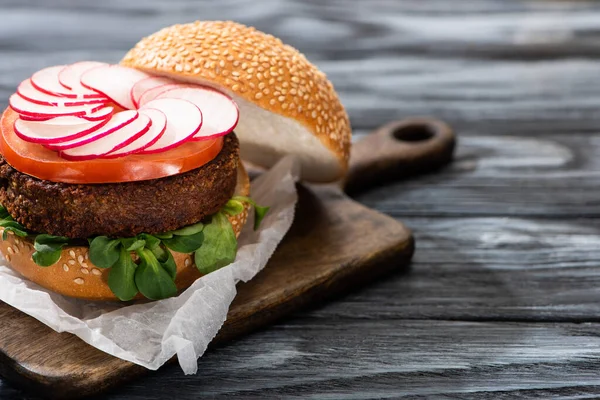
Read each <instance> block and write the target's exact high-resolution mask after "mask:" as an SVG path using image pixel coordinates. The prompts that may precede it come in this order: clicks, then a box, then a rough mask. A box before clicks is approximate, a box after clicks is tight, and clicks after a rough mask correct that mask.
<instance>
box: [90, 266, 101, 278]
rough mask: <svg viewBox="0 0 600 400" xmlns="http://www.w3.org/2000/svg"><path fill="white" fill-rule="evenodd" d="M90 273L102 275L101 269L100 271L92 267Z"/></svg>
mask: <svg viewBox="0 0 600 400" xmlns="http://www.w3.org/2000/svg"><path fill="white" fill-rule="evenodd" d="M92 274H94V275H96V276H100V275H102V271H100V270H99V269H97V268H94V269H92Z"/></svg>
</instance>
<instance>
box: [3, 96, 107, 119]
mask: <svg viewBox="0 0 600 400" xmlns="http://www.w3.org/2000/svg"><path fill="white" fill-rule="evenodd" d="M8 103H9V104H10V106H11V108H12V109H13V110H15V111H16V112H18V113H19V114H24V115H28V116H30V117H41V118H43V117H60V116H62V115H86V114H91V113H93V112H96V111H98V110H100V109H101V108H103V107H104V104H89V105H82V106H68V107H67V106H62V107H59V106H47V105H43V104H37V103H32V102H31V101H29V100H25V99H24V98H22V97H21V96H19V95H18V94H16V93H15V94H13V95H12V96H10V98H9V99H8Z"/></svg>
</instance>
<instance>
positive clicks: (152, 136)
mask: <svg viewBox="0 0 600 400" xmlns="http://www.w3.org/2000/svg"><path fill="white" fill-rule="evenodd" d="M140 114H142V115H146V116H147V117H148V118H150V121H152V125H150V129H148V132H146V133H145V134H143V135H142V136H140V137H139V138H137V139H136V140H135V141H133V142H131V143H130V144H128V145H127V146H125V147H122V148H121V149H119V150H117V151H113V152H111V153H109V154H107V155H106V156H104V157H106V158H116V157H124V156H127V155H129V154H134V153H138V152H140V151H142V150H144V149H145V148H147V147H150V146H152V145H153V144H154V143H156V142H157V141H158V139H160V138H161V136H162V135H163V134H164V133H165V130H166V128H167V117H166V116H165V114H164V113H163V112H162V111H159V110H155V109H153V108H145V109H143V110H140Z"/></svg>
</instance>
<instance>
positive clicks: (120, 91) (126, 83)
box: [81, 65, 150, 109]
mask: <svg viewBox="0 0 600 400" xmlns="http://www.w3.org/2000/svg"><path fill="white" fill-rule="evenodd" d="M149 76H150V75H148V74H146V73H145V72H142V71H138V70H137V69H133V68H126V67H121V66H120V65H108V66H105V67H98V68H93V69H91V70H89V71H87V72H86V73H84V74H83V75H82V76H81V84H82V85H83V86H85V87H87V88H89V89H93V90H95V91H97V92H100V93H103V94H104V95H105V96H107V97H109V98H110V99H111V100H112V101H114V102H115V103H117V104H118V105H120V106H121V107H123V108H127V109H135V108H136V107H135V105H134V104H133V101H132V100H131V96H130V94H131V88H132V87H133V85H135V84H136V83H137V82H138V81H141V80H142V79H145V78H148V77H149Z"/></svg>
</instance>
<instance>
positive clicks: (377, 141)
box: [342, 117, 456, 193]
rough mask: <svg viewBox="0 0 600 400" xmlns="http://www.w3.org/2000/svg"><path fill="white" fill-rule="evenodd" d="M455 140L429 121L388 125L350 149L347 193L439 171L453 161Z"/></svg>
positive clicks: (442, 124)
mask: <svg viewBox="0 0 600 400" xmlns="http://www.w3.org/2000/svg"><path fill="white" fill-rule="evenodd" d="M455 144H456V137H455V135H454V132H453V131H452V129H451V128H450V127H449V126H448V125H447V124H446V123H445V122H442V121H440V120H437V119H434V118H429V117H417V118H408V119H404V120H401V121H394V122H390V123H389V124H386V125H384V126H382V127H381V128H378V129H377V130H375V131H374V132H372V133H370V134H369V135H367V136H365V137H364V138H362V139H360V140H359V141H358V142H356V143H354V144H353V145H352V151H351V155H350V168H349V171H348V174H347V176H346V178H345V179H344V181H343V182H342V186H343V188H344V190H345V191H346V192H347V193H355V192H358V191H361V190H364V189H366V188H368V187H372V186H375V185H381V184H383V183H385V182H389V181H392V180H396V179H399V178H405V177H407V176H411V175H415V174H420V173H424V172H429V171H433V170H435V169H438V168H440V167H442V166H444V165H446V164H448V163H449V162H450V161H451V160H452V155H453V153H454V147H455Z"/></svg>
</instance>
